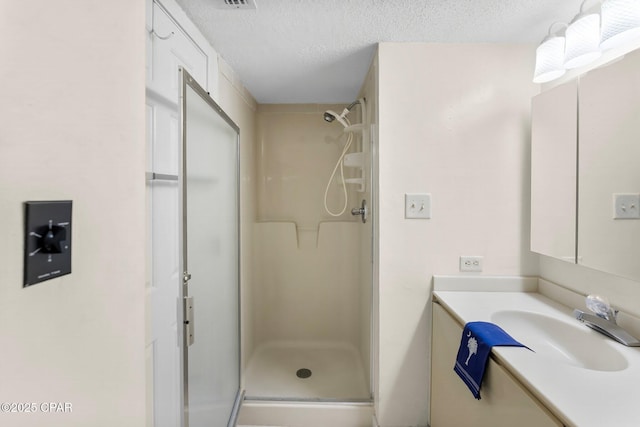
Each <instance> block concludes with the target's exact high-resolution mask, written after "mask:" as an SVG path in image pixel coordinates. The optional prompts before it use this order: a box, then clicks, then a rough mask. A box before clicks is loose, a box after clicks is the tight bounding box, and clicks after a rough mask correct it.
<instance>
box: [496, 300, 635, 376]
mask: <svg viewBox="0 0 640 427" xmlns="http://www.w3.org/2000/svg"><path fill="white" fill-rule="evenodd" d="M491 321H492V322H494V323H495V324H497V325H498V326H500V327H501V328H502V329H504V330H505V331H506V332H507V333H508V334H509V335H511V336H512V337H513V338H515V339H516V340H518V341H520V342H521V343H522V344H524V345H526V346H527V347H529V348H530V349H531V350H533V351H535V352H536V355H539V356H540V357H544V358H545V359H548V360H552V361H555V362H560V363H566V364H569V365H572V366H575V367H579V368H584V369H590V370H594V371H620V370H623V369H626V368H627V366H628V362H627V360H626V359H625V357H624V356H623V355H622V354H621V353H620V352H618V351H617V350H616V349H615V347H614V345H615V343H613V342H608V341H607V340H608V338H606V337H604V336H601V335H599V334H598V333H596V332H594V331H591V330H589V329H588V328H586V327H585V326H584V325H582V324H580V323H578V322H577V321H576V322H575V325H574V324H572V323H568V322H565V321H563V320H560V319H557V318H554V317H551V316H547V315H544V314H540V313H535V312H531V311H517V310H502V311H497V312H495V313H493V314H492V315H491ZM612 344H614V345H612Z"/></svg>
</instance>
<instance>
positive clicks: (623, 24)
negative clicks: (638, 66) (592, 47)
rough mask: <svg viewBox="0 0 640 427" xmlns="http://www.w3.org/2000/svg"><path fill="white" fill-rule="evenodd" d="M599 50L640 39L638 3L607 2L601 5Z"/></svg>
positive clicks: (639, 7)
mask: <svg viewBox="0 0 640 427" xmlns="http://www.w3.org/2000/svg"><path fill="white" fill-rule="evenodd" d="M600 34H601V35H600V37H601V42H600V48H601V49H611V48H615V47H618V46H621V45H623V44H625V43H627V42H629V41H633V40H638V39H640V1H638V0H607V1H605V2H604V3H602V30H601V33H600Z"/></svg>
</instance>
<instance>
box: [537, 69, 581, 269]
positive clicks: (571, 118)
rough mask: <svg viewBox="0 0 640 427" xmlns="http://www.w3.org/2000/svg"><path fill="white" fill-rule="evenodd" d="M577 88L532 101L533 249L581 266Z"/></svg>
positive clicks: (551, 92) (567, 86) (552, 91)
mask: <svg viewBox="0 0 640 427" xmlns="http://www.w3.org/2000/svg"><path fill="white" fill-rule="evenodd" d="M577 122H578V83H577V81H571V82H569V83H565V84H563V85H561V86H557V87H554V88H553V89H550V90H548V91H546V92H543V93H541V94H540V95H537V96H535V97H534V98H533V100H532V101H531V250H532V251H534V252H537V253H539V254H543V255H547V256H550V257H553V258H557V259H560V260H563V261H568V262H572V263H574V262H575V261H576V212H577V211H576V209H577V206H576V186H577V172H578V166H577V152H578V151H577V150H578V128H577Z"/></svg>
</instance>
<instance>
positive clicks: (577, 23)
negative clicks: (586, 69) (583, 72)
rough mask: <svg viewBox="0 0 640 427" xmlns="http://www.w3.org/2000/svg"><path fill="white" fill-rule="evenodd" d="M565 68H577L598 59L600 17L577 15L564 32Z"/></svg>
mask: <svg viewBox="0 0 640 427" xmlns="http://www.w3.org/2000/svg"><path fill="white" fill-rule="evenodd" d="M565 37H566V38H567V40H566V47H565V60H564V66H565V68H568V69H571V68H577V67H581V66H583V65H586V64H588V63H590V62H592V61H593V60H595V59H598V58H599V57H600V55H602V52H601V51H600V15H599V14H597V13H589V14H585V15H579V16H578V17H576V19H574V21H573V22H572V23H571V24H570V25H569V27H568V28H567V31H566V32H565Z"/></svg>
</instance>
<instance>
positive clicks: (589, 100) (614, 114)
mask: <svg viewBox="0 0 640 427" xmlns="http://www.w3.org/2000/svg"><path fill="white" fill-rule="evenodd" d="M579 132H580V135H579V137H580V159H579V160H580V179H579V182H580V187H579V194H578V200H579V209H578V223H579V224H580V227H579V229H578V263H579V264H582V265H584V266H586V267H589V268H594V269H597V270H601V271H606V272H608V273H613V274H617V275H620V276H623V277H627V278H629V279H631V280H636V281H638V280H640V263H639V262H638V241H640V216H639V215H638V203H637V195H638V193H640V167H638V159H640V143H639V142H640V51H635V52H633V53H630V54H628V55H627V56H626V57H625V58H624V59H621V60H619V61H618V62H615V63H613V64H611V65H608V66H606V67H602V68H599V69H597V70H593V71H590V72H589V73H588V74H587V75H586V76H584V77H582V78H581V80H580V127H579ZM616 194H623V195H631V199H627V200H626V201H625V200H624V199H623V198H620V199H619V200H620V201H619V203H618V208H617V209H616V208H615V207H614V206H615V204H614V200H615V199H616ZM633 195H635V196H636V201H635V202H634V201H633ZM616 211H617V212H616ZM625 217H627V219H624V218H625ZM634 217H635V219H633V218H634Z"/></svg>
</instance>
